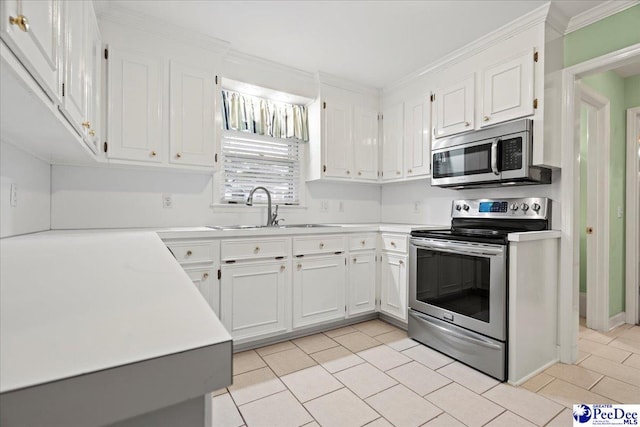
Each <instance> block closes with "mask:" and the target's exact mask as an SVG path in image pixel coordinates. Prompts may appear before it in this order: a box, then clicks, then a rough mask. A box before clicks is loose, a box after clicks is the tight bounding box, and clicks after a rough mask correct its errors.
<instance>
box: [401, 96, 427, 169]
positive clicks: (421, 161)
mask: <svg viewBox="0 0 640 427" xmlns="http://www.w3.org/2000/svg"><path fill="white" fill-rule="evenodd" d="M404 110H405V114H404V166H405V169H406V171H405V172H406V174H407V177H411V176H425V175H429V174H430V173H431V114H430V113H431V102H430V100H429V97H428V96H426V95H425V96H421V97H419V98H416V99H413V100H411V101H407V102H405V106H404Z"/></svg>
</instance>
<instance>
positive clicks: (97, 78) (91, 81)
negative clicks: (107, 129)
mask: <svg viewBox="0 0 640 427" xmlns="http://www.w3.org/2000/svg"><path fill="white" fill-rule="evenodd" d="M86 47H87V58H86V61H85V63H86V73H85V84H86V90H87V93H86V101H87V112H86V121H87V122H88V124H89V125H90V126H89V127H88V128H85V132H86V137H87V138H86V139H87V143H88V145H89V147H90V148H91V149H92V150H94V151H97V150H98V149H99V148H100V142H101V141H102V58H103V55H104V51H103V49H102V39H101V38H100V30H99V28H98V22H97V21H96V17H95V14H94V13H92V12H90V13H89V17H88V28H87V43H86Z"/></svg>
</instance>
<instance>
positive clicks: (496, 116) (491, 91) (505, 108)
mask: <svg viewBox="0 0 640 427" xmlns="http://www.w3.org/2000/svg"><path fill="white" fill-rule="evenodd" d="M533 65H534V64H533V51H527V52H526V53H524V54H522V55H520V56H518V57H517V58H514V59H512V60H510V61H507V62H501V63H499V64H496V65H494V66H492V67H489V68H485V69H484V70H483V72H482V85H483V87H482V94H483V96H482V100H483V101H482V126H489V125H493V124H496V123H500V122H504V121H506V120H512V119H516V118H518V117H524V116H529V115H531V114H533Z"/></svg>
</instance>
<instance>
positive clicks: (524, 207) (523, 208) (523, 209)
mask: <svg viewBox="0 0 640 427" xmlns="http://www.w3.org/2000/svg"><path fill="white" fill-rule="evenodd" d="M520 209H522V212H526V211H528V210H529V205H528V204H526V203H523V204H521V205H520Z"/></svg>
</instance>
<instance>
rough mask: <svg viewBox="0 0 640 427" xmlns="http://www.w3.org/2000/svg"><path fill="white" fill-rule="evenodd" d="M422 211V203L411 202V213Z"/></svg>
mask: <svg viewBox="0 0 640 427" xmlns="http://www.w3.org/2000/svg"><path fill="white" fill-rule="evenodd" d="M421 211H422V204H421V203H420V202H413V213H417V214H419V213H420V212H421Z"/></svg>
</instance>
